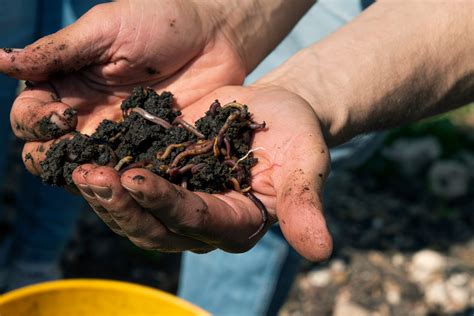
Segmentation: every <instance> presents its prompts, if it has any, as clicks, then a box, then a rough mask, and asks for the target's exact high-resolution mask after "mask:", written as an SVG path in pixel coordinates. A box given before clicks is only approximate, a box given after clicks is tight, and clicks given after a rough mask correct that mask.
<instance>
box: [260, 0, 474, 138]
mask: <svg viewBox="0 0 474 316" xmlns="http://www.w3.org/2000/svg"><path fill="white" fill-rule="evenodd" d="M260 83H266V84H268V83H271V84H275V85H278V86H281V87H284V88H285V89H287V90H290V91H292V92H294V93H296V94H298V95H300V96H302V97H303V98H305V99H306V100H307V101H308V102H309V103H310V104H311V106H312V107H313V109H314V110H315V112H316V113H317V114H318V116H319V117H320V119H321V121H322V123H323V125H324V130H325V133H326V138H327V140H328V142H329V143H330V144H331V145H335V144H338V143H341V142H343V141H345V140H347V139H348V138H350V137H353V136H355V135H357V134H359V133H363V132H368V131H372V130H377V129H381V128H389V127H393V126H395V125H400V124H404V123H407V122H410V121H414V120H417V119H420V118H422V117H426V116H430V115H434V114H436V113H440V112H443V111H447V110H450V109H452V108H455V107H458V106H461V105H464V104H466V103H467V102H469V101H471V100H473V98H474V2H472V1H470V0H466V1H461V0H459V1H449V0H445V1H441V0H440V1H426V0H420V1H379V2H377V3H376V4H374V5H373V6H371V7H370V8H369V9H368V10H367V11H366V12H364V13H363V14H362V15H360V16H359V17H358V18H357V19H355V20H354V21H353V22H351V23H349V24H348V25H347V26H345V27H344V28H342V29H341V30H339V31H338V32H336V33H334V34H333V35H331V36H329V37H328V38H327V39H325V40H323V41H321V42H319V43H317V44H315V45H313V46H312V47H309V48H307V49H304V50H302V51H301V52H300V53H298V54H296V55H295V56H294V57H292V58H291V59H290V60H288V61H287V62H286V63H285V64H284V65H283V66H282V67H280V68H279V69H277V70H275V71H274V72H273V73H271V74H269V75H268V76H266V77H265V78H263V79H262V80H261V81H260Z"/></svg>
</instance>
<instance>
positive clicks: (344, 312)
mask: <svg viewBox="0 0 474 316" xmlns="http://www.w3.org/2000/svg"><path fill="white" fill-rule="evenodd" d="M332 315H333V316H348V315H350V316H370V315H371V313H370V311H368V310H367V309H365V308H363V307H362V306H360V305H358V304H356V303H354V302H351V301H350V294H349V293H347V292H346V291H344V290H343V291H341V293H339V295H338V296H337V297H336V301H335V304H334V312H333V314H332Z"/></svg>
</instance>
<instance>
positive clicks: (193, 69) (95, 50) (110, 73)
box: [0, 0, 245, 174]
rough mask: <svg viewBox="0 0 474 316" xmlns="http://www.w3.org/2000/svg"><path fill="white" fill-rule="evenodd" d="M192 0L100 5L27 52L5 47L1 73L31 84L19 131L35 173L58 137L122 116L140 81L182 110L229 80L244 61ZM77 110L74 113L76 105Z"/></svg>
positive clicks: (15, 120) (16, 125)
mask: <svg viewBox="0 0 474 316" xmlns="http://www.w3.org/2000/svg"><path fill="white" fill-rule="evenodd" d="M203 5H204V4H199V5H198V3H195V2H193V1H185V0H173V1H164V0H163V1H148V0H140V1H133V2H132V1H119V2H114V3H108V4H104V5H100V6H97V7H95V8H93V9H92V10H90V11H89V12H88V13H87V14H85V15H84V16H83V17H82V18H81V19H79V20H78V21H77V22H76V23H74V24H72V25H71V26H69V27H67V28H65V29H63V30H61V31H59V32H57V33H55V34H53V35H50V36H46V37H44V38H42V39H40V40H38V41H37V42H35V43H33V44H31V45H29V46H27V47H26V48H25V49H21V50H17V49H14V50H12V51H11V50H10V49H5V50H0V72H4V73H6V74H8V75H10V76H13V77H16V78H18V79H25V80H29V81H32V82H33V85H34V86H33V87H30V88H27V89H26V90H25V91H24V92H22V93H21V95H20V96H19V97H18V98H17V100H16V101H15V104H14V106H13V109H12V113H11V124H12V128H13V131H14V132H15V134H16V135H17V136H18V137H21V138H23V139H26V140H28V141H29V142H27V143H26V145H25V148H24V153H23V156H26V155H27V154H30V155H31V157H32V158H33V159H25V164H26V166H27V168H28V169H29V170H30V171H31V172H32V173H34V174H38V173H39V172H40V170H41V167H40V166H39V161H41V160H43V158H44V155H45V153H46V151H47V149H48V147H49V145H50V143H51V142H52V141H49V140H51V139H55V138H57V137H60V136H61V135H63V134H66V133H67V132H69V131H71V130H74V129H76V130H78V131H80V132H82V133H85V134H91V133H92V132H93V131H94V130H95V128H96V127H97V125H98V124H99V123H100V122H101V121H102V120H104V119H111V120H117V119H118V118H119V117H120V116H121V111H120V103H121V101H122V100H123V98H124V97H125V96H126V95H128V94H129V93H130V91H131V90H132V88H133V87H135V86H138V85H140V86H149V87H152V88H154V89H155V90H169V91H173V93H174V95H175V97H176V104H177V106H178V108H181V109H182V108H185V107H186V106H188V105H189V104H191V103H192V102H193V101H196V100H197V99H199V98H200V97H201V96H203V95H205V94H206V93H207V92H210V91H212V90H214V89H215V88H217V87H219V86H222V85H225V84H240V83H242V81H243V79H244V76H245V69H244V65H243V63H242V61H241V58H240V56H239V54H238V53H237V52H236V49H235V48H234V47H233V46H232V45H231V43H230V37H229V36H227V35H225V34H224V32H223V31H222V29H223V28H220V29H216V25H213V24H212V23H211V21H213V20H214V18H213V15H215V14H216V12H213V10H212V8H211V7H206V8H203ZM71 108H72V109H74V111H71Z"/></svg>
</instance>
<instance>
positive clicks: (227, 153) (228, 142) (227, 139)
mask: <svg viewBox="0 0 474 316" xmlns="http://www.w3.org/2000/svg"><path fill="white" fill-rule="evenodd" d="M224 144H225V150H226V152H225V158H226V159H230V140H229V138H227V137H224Z"/></svg>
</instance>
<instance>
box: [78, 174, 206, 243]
mask: <svg viewBox="0 0 474 316" xmlns="http://www.w3.org/2000/svg"><path fill="white" fill-rule="evenodd" d="M86 181H87V186H88V187H89V188H90V189H91V190H92V192H94V195H95V197H96V201H98V202H99V203H100V205H101V206H102V207H103V208H105V209H106V210H107V213H108V214H109V215H110V216H111V217H112V219H113V220H114V221H115V222H116V223H117V224H118V225H119V226H120V228H121V229H122V230H123V231H124V232H125V233H126V234H127V236H128V238H129V239H130V240H131V241H132V242H133V243H135V244H136V245H137V246H139V247H140V248H143V249H147V250H161V251H184V250H202V251H204V250H210V249H212V248H213V247H211V246H209V245H207V244H206V243H203V242H201V241H198V240H196V239H193V238H189V237H185V236H180V235H177V234H175V233H173V232H171V231H170V230H168V229H167V228H166V227H165V226H163V224H162V223H161V222H160V221H159V220H158V219H157V218H155V217H154V216H153V215H152V214H150V213H149V212H147V211H146V210H144V209H143V208H142V207H141V206H140V205H139V204H138V203H137V202H136V201H135V200H134V199H133V198H132V197H131V196H130V194H129V192H128V191H127V190H125V189H124V188H123V187H122V184H121V183H120V175H119V174H118V173H117V172H116V171H115V170H114V169H113V168H110V167H98V168H95V169H93V170H91V171H89V172H88V174H87V177H86Z"/></svg>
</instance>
